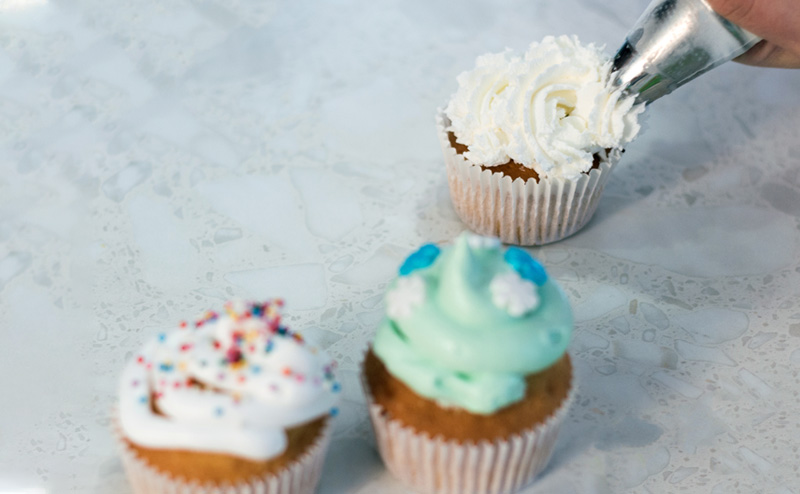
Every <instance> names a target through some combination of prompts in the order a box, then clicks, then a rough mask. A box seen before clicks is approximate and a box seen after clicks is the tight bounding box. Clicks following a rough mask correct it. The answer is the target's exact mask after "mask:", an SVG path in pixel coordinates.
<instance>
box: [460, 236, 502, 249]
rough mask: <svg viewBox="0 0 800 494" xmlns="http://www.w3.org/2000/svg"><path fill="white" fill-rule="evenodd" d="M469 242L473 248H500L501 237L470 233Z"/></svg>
mask: <svg viewBox="0 0 800 494" xmlns="http://www.w3.org/2000/svg"><path fill="white" fill-rule="evenodd" d="M467 243H469V246H470V247H472V248H473V249H499V248H500V239H499V238H497V237H487V236H485V235H477V234H475V233H469V234H468V236H467Z"/></svg>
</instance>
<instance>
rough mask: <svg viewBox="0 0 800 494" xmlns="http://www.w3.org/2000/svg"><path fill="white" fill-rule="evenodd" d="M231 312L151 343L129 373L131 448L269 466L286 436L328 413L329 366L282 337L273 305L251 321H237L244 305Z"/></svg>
mask: <svg viewBox="0 0 800 494" xmlns="http://www.w3.org/2000/svg"><path fill="white" fill-rule="evenodd" d="M229 308H231V309H232V310H230V311H229V314H227V315H220V316H219V317H218V318H216V319H213V320H208V321H206V322H204V323H203V324H202V325H201V326H200V327H197V328H195V327H193V326H194V325H192V324H190V325H188V326H187V327H185V328H181V329H176V330H174V331H172V332H170V333H168V334H164V335H160V336H159V337H156V338H154V339H153V340H151V341H149V342H148V343H147V344H146V345H145V346H144V348H143V349H142V351H141V353H139V354H138V355H137V356H136V357H135V358H134V359H133V360H132V361H131V362H129V363H128V364H127V366H126V367H125V370H124V372H123V375H122V379H121V383H120V384H121V389H120V402H119V409H120V422H121V426H122V429H123V431H124V433H125V435H126V436H127V437H128V438H129V439H130V440H132V441H133V442H135V443H137V444H139V445H141V446H145V447H151V448H169V449H181V450H192V451H202V452H214V453H225V454H230V455H234V456H240V457H243V458H248V459H252V460H266V459H269V458H272V457H275V456H277V455H280V454H281V453H282V452H283V451H284V450H285V448H286V441H287V439H286V433H285V429H286V428H288V427H292V426H296V425H299V424H302V423H305V422H308V421H310V420H313V419H316V418H318V417H321V416H323V415H325V414H327V413H329V412H330V411H331V409H332V407H333V406H334V405H335V403H336V401H337V392H338V389H339V384H338V383H336V382H335V381H334V378H333V374H332V368H333V366H334V362H333V361H332V360H331V359H330V358H329V357H328V356H327V355H326V354H325V353H324V352H321V351H317V350H316V349H314V348H312V347H310V346H309V345H307V344H306V343H304V342H303V341H302V340H301V339H300V338H298V337H295V336H293V333H291V332H286V333H285V334H280V333H279V332H278V327H279V326H278V325H279V322H280V316H279V315H278V314H277V312H276V311H275V309H274V305H272V306H269V307H268V309H267V310H266V314H265V315H264V316H258V315H256V316H252V317H249V318H243V317H241V315H242V314H246V313H247V312H248V311H249V310H250V306H247V308H246V310H243V309H242V307H238V308H236V309H234V308H233V306H229ZM281 331H283V329H281ZM236 336H241V338H236ZM215 342H218V343H219V344H218V345H216V346H215V344H214V343H215ZM234 342H236V343H234ZM268 345H269V351H267V347H268ZM232 349H235V351H234V350H232ZM236 352H240V354H241V358H238V356H237V355H236ZM231 361H235V363H231ZM190 380H193V381H196V382H199V383H202V384H203V386H204V387H205V389H203V388H201V387H199V386H196V385H193V386H187V383H188V382H189V381H190ZM151 396H154V398H153V399H154V404H155V406H156V407H157V408H158V411H159V412H160V414H157V413H154V412H153V410H152V408H151V402H150V399H151Z"/></svg>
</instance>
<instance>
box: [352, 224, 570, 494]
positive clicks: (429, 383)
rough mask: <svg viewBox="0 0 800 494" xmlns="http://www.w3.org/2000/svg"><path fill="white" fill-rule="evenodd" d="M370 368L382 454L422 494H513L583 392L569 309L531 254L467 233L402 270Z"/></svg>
mask: <svg viewBox="0 0 800 494" xmlns="http://www.w3.org/2000/svg"><path fill="white" fill-rule="evenodd" d="M386 312H387V315H386V317H385V319H384V320H383V322H382V323H381V325H380V326H379V327H378V331H377V333H376V336H375V341H374V343H373V345H372V348H371V349H370V350H369V351H368V352H367V355H366V357H365V360H364V364H363V381H364V387H365V391H366V394H367V398H368V401H369V406H370V417H371V419H372V423H373V426H374V429H375V435H376V438H377V442H378V448H379V450H380V453H381V456H382V458H383V460H384V463H385V464H386V466H387V468H388V469H389V470H390V471H391V472H392V473H393V474H394V475H395V476H397V477H398V478H399V479H400V480H401V481H403V482H404V483H406V484H407V485H409V486H410V487H412V488H413V489H414V490H415V491H417V492H421V493H452V494H488V493H499V492H503V493H510V492H513V491H516V490H518V489H520V488H522V487H523V486H524V485H526V484H527V483H529V482H530V481H531V480H532V479H533V477H534V476H535V475H536V474H537V473H538V472H540V471H541V470H542V469H543V468H544V467H545V465H546V464H547V461H548V459H549V457H550V454H551V452H552V450H553V447H554V445H555V440H556V435H557V432H558V429H559V427H560V424H561V422H562V421H563V419H564V417H565V416H566V413H567V410H568V408H569V404H570V402H571V401H572V400H573V399H574V396H575V385H574V382H573V371H572V365H571V361H570V358H569V355H568V354H567V353H566V348H567V346H568V344H569V340H570V337H571V334H572V329H573V318H572V310H571V309H570V306H569V302H568V301H567V299H566V296H565V295H564V293H563V292H562V291H561V289H560V288H559V287H558V285H556V283H555V282H554V281H553V280H552V279H550V278H549V276H548V275H547V272H546V271H545V269H544V268H543V267H542V266H541V265H540V264H539V263H538V262H537V261H536V260H534V259H533V258H532V257H531V256H530V255H529V254H528V253H527V252H526V251H524V250H522V249H520V248H517V247H511V248H509V249H507V250H504V249H502V248H501V246H500V242H499V240H498V239H497V238H488V237H481V236H477V235H473V234H464V235H462V236H460V237H459V238H458V239H457V240H456V242H455V244H454V245H452V246H446V247H442V248H439V247H438V246H436V245H433V244H429V245H426V246H423V247H422V248H421V249H419V250H418V251H417V252H415V253H414V254H412V255H411V256H409V258H408V259H407V260H406V261H405V263H403V265H402V266H401V267H400V272H399V277H398V279H397V280H396V281H394V282H393V283H392V284H391V285H390V287H389V290H388V292H387V295H386Z"/></svg>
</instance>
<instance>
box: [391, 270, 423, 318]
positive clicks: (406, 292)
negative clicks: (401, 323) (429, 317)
mask: <svg viewBox="0 0 800 494" xmlns="http://www.w3.org/2000/svg"><path fill="white" fill-rule="evenodd" d="M423 302H425V280H423V279H422V277H421V276H403V277H401V278H400V279H398V280H397V285H395V287H394V289H393V290H391V291H390V292H389V293H388V294H387V295H386V313H387V314H388V315H389V318H391V319H402V318H404V317H408V316H410V315H411V313H412V312H413V311H414V309H416V308H417V307H419V306H420V305H422V303H423Z"/></svg>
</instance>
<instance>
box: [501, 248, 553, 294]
mask: <svg viewBox="0 0 800 494" xmlns="http://www.w3.org/2000/svg"><path fill="white" fill-rule="evenodd" d="M504 258H505V260H506V262H507V263H508V264H510V265H511V267H512V268H514V270H515V271H516V272H517V273H519V275H520V277H522V278H523V279H526V280H530V281H532V282H533V283H535V284H536V285H538V286H542V285H544V284H545V282H546V281H547V272H546V271H545V270H544V266H542V265H541V264H539V262H538V261H537V260H536V259H534V258H533V257H531V255H530V254H528V253H527V252H525V251H524V250H522V249H520V248H519V247H509V248H508V250H507V251H506V254H505V256H504Z"/></svg>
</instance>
